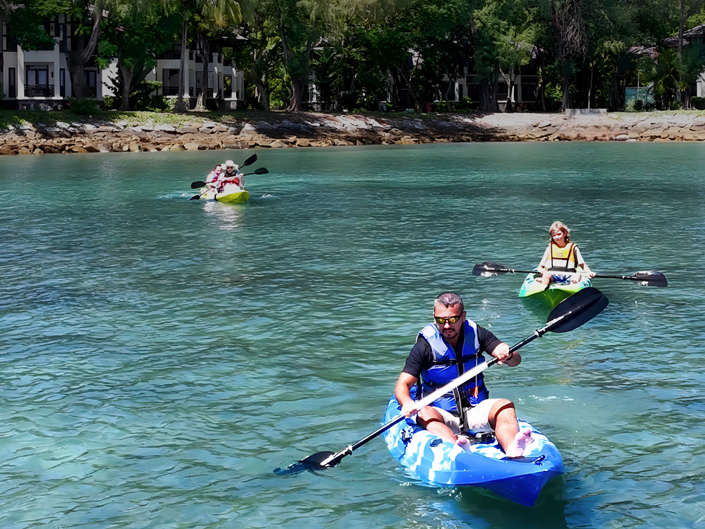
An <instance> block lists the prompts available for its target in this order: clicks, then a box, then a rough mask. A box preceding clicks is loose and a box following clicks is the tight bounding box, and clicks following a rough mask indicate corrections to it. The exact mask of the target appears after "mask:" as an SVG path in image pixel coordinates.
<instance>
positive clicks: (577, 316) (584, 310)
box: [548, 287, 609, 332]
mask: <svg viewBox="0 0 705 529" xmlns="http://www.w3.org/2000/svg"><path fill="white" fill-rule="evenodd" d="M608 304H609V300H608V299H607V297H606V296H605V295H604V294H602V292H600V291H599V290H597V289H596V288H594V287H588V288H584V289H582V290H581V291H580V292H576V293H575V294H573V295H572V296H570V297H569V298H566V299H564V300H563V301H562V302H560V303H559V304H558V306H557V307H556V308H555V309H553V310H552V311H551V314H549V315H548V321H549V326H551V328H550V329H549V330H550V331H552V332H568V331H572V330H573V329H575V328H577V327H580V326H581V325H582V324H583V323H585V322H587V321H590V320H591V319H593V318H594V317H595V316H597V315H598V314H599V313H600V312H602V311H603V310H604V309H605V307H606V306H607V305H608ZM552 325H555V326H552Z"/></svg>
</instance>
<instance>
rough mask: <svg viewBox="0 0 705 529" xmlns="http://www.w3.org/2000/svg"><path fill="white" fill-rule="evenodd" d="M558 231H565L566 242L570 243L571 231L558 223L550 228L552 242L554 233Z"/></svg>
mask: <svg viewBox="0 0 705 529" xmlns="http://www.w3.org/2000/svg"><path fill="white" fill-rule="evenodd" d="M557 230H563V232H564V233H565V242H570V229H569V228H568V226H566V225H565V224H563V223H562V222H558V221H556V222H554V223H553V224H551V227H550V228H548V235H549V237H550V239H551V240H553V232H554V231H557Z"/></svg>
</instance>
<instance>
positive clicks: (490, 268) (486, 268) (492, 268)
mask: <svg viewBox="0 0 705 529" xmlns="http://www.w3.org/2000/svg"><path fill="white" fill-rule="evenodd" d="M472 274H473V275H475V276H493V275H504V274H538V272H537V271H536V270H517V269H515V268H507V267H506V266H504V265H501V264H499V263H491V262H488V261H485V262H484V263H479V264H476V265H475V267H474V268H473V269H472ZM593 277H597V278H603V279H625V280H628V281H638V282H640V283H641V284H642V285H647V286H652V287H666V286H668V280H667V279H666V276H665V275H663V274H662V273H661V272H656V271H647V272H636V273H634V274H632V275H630V276H618V275H604V274H595V275H594V276H593Z"/></svg>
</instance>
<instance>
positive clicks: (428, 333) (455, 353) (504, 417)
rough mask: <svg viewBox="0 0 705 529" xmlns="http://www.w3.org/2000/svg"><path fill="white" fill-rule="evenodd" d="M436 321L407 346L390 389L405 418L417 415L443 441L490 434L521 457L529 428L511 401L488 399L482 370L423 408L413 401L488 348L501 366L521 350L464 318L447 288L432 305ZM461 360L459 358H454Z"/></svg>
mask: <svg viewBox="0 0 705 529" xmlns="http://www.w3.org/2000/svg"><path fill="white" fill-rule="evenodd" d="M433 318H434V320H435V323H432V324H429V325H427V326H426V327H424V328H423V329H422V330H421V332H420V333H419V335H418V337H417V340H416V344H415V345H414V347H413V348H412V349H411V353H410V354H409V357H408V358H407V359H406V365H405V366H404V369H403V370H402V373H401V375H400V376H399V380H398V381H397V385H396V388H395V391H394V395H395V396H396V398H397V401H399V404H401V407H402V408H401V412H402V414H403V415H404V416H406V417H411V416H412V415H414V414H417V415H418V417H417V422H418V423H419V425H421V426H422V427H424V428H426V429H427V430H428V431H429V432H431V433H433V434H435V435H437V436H438V437H440V438H441V439H443V440H444V441H450V442H451V443H456V444H458V445H460V446H462V447H466V446H468V445H469V440H468V438H467V436H466V435H464V434H465V433H466V432H469V431H472V432H475V433H482V432H492V431H494V434H495V437H496V438H497V441H498V442H499V444H500V446H501V447H502V449H503V450H504V452H505V453H506V454H507V456H508V457H512V458H514V457H521V456H522V455H523V453H524V448H526V446H527V445H529V444H530V443H531V441H532V439H531V432H530V431H529V430H527V431H526V432H523V433H522V432H520V431H519V424H518V423H517V417H516V412H515V410H514V403H513V402H512V401H510V400H507V399H490V398H488V397H489V392H488V390H487V388H486V387H485V383H484V379H483V376H482V374H479V375H477V376H476V377H475V378H473V379H471V380H469V381H468V382H466V383H465V384H463V385H461V386H460V387H459V388H457V389H456V390H454V391H453V393H448V394H446V395H443V396H442V397H440V398H439V399H438V400H436V401H435V402H434V403H433V405H431V406H427V407H425V408H423V409H421V410H419V409H417V407H416V401H417V400H419V399H421V398H423V397H425V396H427V395H429V394H431V393H432V392H433V391H434V390H436V389H438V388H440V387H442V386H444V385H445V384H447V383H448V382H451V381H452V380H454V379H456V378H457V377H458V376H460V375H462V374H463V373H465V372H467V371H470V370H471V369H472V368H474V367H475V366H476V365H479V364H482V363H483V362H484V361H485V359H484V357H483V356H482V353H483V352H489V353H490V354H491V355H492V356H494V357H495V358H497V359H498V360H499V363H500V364H506V365H508V366H511V367H515V366H518V365H519V363H520V362H521V355H520V354H519V353H516V352H515V353H510V352H509V346H508V345H507V344H506V343H504V342H501V341H500V340H499V339H498V338H497V337H496V336H495V335H494V334H492V333H491V332H490V331H488V330H487V329H484V328H482V327H480V326H479V325H477V324H476V323H475V322H473V321H470V320H468V319H466V317H465V306H464V304H463V300H462V298H461V297H460V296H459V295H458V294H456V293H454V292H445V293H443V294H441V295H440V296H438V298H436V302H435V305H434V307H433ZM458 358H460V359H461V360H462V361H461V362H458V361H457V359H458Z"/></svg>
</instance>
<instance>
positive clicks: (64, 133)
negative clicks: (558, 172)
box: [0, 112, 705, 154]
mask: <svg viewBox="0 0 705 529" xmlns="http://www.w3.org/2000/svg"><path fill="white" fill-rule="evenodd" d="M48 115H49V116H50V115H51V114H48ZM253 116H254V117H253ZM187 119H189V116H187ZM702 140H705V116H701V115H699V114H697V113H688V112H682V113H671V114H667V113H615V114H606V113H589V114H583V113H580V112H574V113H569V114H528V113H514V114H428V115H422V116H415V115H408V116H407V115H399V114H394V115H374V116H366V115H348V114H342V115H340V114H336V115H334V114H320V113H295V114H284V113H267V114H264V113H263V114H253V115H250V116H249V117H247V118H241V119H238V117H237V116H236V115H233V116H230V115H226V116H224V117H223V118H222V119H221V121H220V122H216V121H205V120H197V119H195V118H190V121H188V122H187V123H186V124H180V125H178V126H174V125H165V124H154V123H152V122H149V121H148V122H139V121H133V122H128V121H125V120H123V121H118V122H116V123H113V122H109V121H105V120H85V121H80V122H79V121H71V122H63V121H56V122H55V123H53V124H52V125H45V124H42V123H36V124H31V123H26V122H25V123H24V124H22V125H16V126H13V127H11V128H5V129H2V128H0V154H44V153H87V152H142V151H147V152H153V151H184V150H211V149H246V148H286V147H328V146H346V145H392V144H401V145H404V144H406V145H411V144H419V143H446V142H470V141H702Z"/></svg>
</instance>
